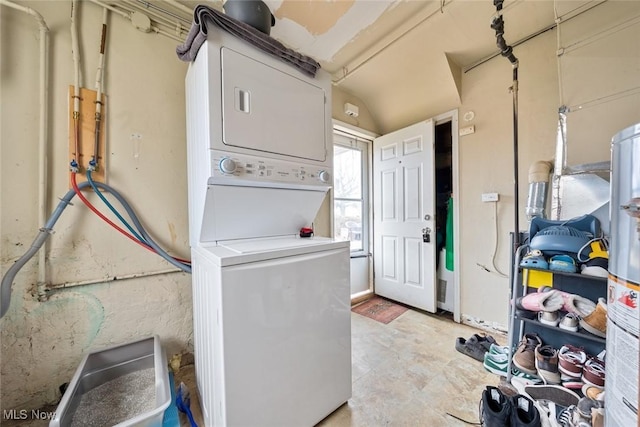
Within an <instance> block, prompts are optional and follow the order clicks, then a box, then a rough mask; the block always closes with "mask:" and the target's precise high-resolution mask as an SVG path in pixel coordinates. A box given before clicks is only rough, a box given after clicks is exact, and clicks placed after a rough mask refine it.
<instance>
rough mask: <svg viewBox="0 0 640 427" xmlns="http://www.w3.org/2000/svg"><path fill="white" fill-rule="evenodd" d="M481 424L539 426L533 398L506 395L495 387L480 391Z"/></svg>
mask: <svg viewBox="0 0 640 427" xmlns="http://www.w3.org/2000/svg"><path fill="white" fill-rule="evenodd" d="M481 411H482V412H481V416H480V419H481V420H482V422H481V424H482V425H483V426H484V427H540V426H541V422H540V414H539V413H538V409H537V408H536V407H535V406H534V404H533V400H531V399H529V398H528V397H526V396H523V395H521V394H518V395H515V396H512V397H507V396H505V395H504V394H503V393H502V391H500V390H499V389H498V388H496V387H491V386H487V388H486V389H485V390H484V391H483V392H482V406H481Z"/></svg>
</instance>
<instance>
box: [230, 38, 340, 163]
mask: <svg viewBox="0 0 640 427" xmlns="http://www.w3.org/2000/svg"><path fill="white" fill-rule="evenodd" d="M221 57H222V128H223V143H224V144H225V145H227V146H233V147H239V148H245V149H250V150H258V151H262V152H266V153H273V154H280V155H285V156H293V157H298V158H301V159H309V160H316V161H325V160H326V156H327V147H326V144H327V141H328V140H329V137H328V135H327V134H326V132H327V120H330V119H331V118H330V117H326V114H327V109H326V108H325V102H326V99H327V97H326V94H325V90H324V89H323V87H322V85H321V82H320V80H318V81H317V83H318V84H317V85H314V84H313V82H314V80H311V79H309V81H306V80H303V79H302V78H298V77H297V76H295V75H292V74H287V73H285V72H283V71H281V70H278V69H276V68H273V67H271V66H269V65H266V64H264V63H262V62H259V61H257V60H255V59H252V58H249V57H248V56H245V55H243V54H240V53H238V52H236V51H234V50H231V49H230V48H228V47H223V48H222V51H221Z"/></svg>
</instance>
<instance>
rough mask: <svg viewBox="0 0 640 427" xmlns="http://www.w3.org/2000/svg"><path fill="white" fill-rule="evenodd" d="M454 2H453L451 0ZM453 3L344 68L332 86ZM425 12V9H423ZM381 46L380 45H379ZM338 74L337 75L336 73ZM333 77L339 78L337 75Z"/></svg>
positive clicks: (431, 13) (445, 3) (442, 5)
mask: <svg viewBox="0 0 640 427" xmlns="http://www.w3.org/2000/svg"><path fill="white" fill-rule="evenodd" d="M451 1H453V0H451ZM451 1H448V2H446V1H445V2H443V3H442V4H441V7H439V8H438V9H436V10H433V11H431V12H429V13H428V14H427V16H425V17H424V18H422V19H420V20H419V21H418V22H416V23H415V24H414V25H412V26H411V27H409V28H407V29H406V30H404V31H402V32H401V33H400V34H399V35H397V36H395V37H393V39H391V40H390V41H388V42H386V43H385V44H384V45H383V46H381V47H377V46H376V47H375V48H374V49H375V50H374V51H373V52H372V53H371V54H368V56H367V57H365V58H363V59H362V60H360V59H356V60H354V61H352V63H356V62H357V63H356V64H355V65H353V66H352V65H351V64H352V63H350V64H347V65H346V66H344V67H342V70H346V71H344V72H343V73H342V76H340V77H339V78H337V79H336V80H332V82H331V83H332V84H333V85H334V86H337V85H339V84H340V83H342V82H343V81H344V80H346V79H347V78H348V77H350V76H351V75H352V74H353V73H355V72H356V71H358V70H359V69H360V68H361V67H363V66H364V65H366V64H367V63H368V62H369V61H371V60H372V59H374V58H376V57H377V56H378V55H380V54H381V53H382V52H384V51H385V50H387V49H388V48H390V47H391V46H393V45H394V44H395V43H396V42H398V41H400V40H401V39H402V38H404V37H405V36H406V35H407V34H409V33H411V32H412V31H414V30H415V29H416V28H418V27H419V26H420V25H422V24H423V23H425V22H427V21H428V20H429V19H431V17H433V16H435V15H439V14H441V13H442V10H443V7H444V6H446V5H447V4H451ZM423 10H424V9H423ZM377 44H379V43H377ZM368 50H371V49H368ZM360 56H362V55H360ZM336 74H337V73H336ZM333 77H337V76H336V75H335V74H334V76H333Z"/></svg>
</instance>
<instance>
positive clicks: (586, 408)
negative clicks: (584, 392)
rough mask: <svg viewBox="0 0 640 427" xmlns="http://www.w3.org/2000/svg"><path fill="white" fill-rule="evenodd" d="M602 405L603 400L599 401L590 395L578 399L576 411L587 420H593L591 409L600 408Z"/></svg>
mask: <svg viewBox="0 0 640 427" xmlns="http://www.w3.org/2000/svg"><path fill="white" fill-rule="evenodd" d="M601 407H602V402H599V401H597V400H595V399H591V398H589V397H583V398H582V399H580V400H579V401H578V404H577V405H576V411H577V412H578V414H579V415H580V418H582V419H583V420H585V421H591V410H592V409H598V408H601Z"/></svg>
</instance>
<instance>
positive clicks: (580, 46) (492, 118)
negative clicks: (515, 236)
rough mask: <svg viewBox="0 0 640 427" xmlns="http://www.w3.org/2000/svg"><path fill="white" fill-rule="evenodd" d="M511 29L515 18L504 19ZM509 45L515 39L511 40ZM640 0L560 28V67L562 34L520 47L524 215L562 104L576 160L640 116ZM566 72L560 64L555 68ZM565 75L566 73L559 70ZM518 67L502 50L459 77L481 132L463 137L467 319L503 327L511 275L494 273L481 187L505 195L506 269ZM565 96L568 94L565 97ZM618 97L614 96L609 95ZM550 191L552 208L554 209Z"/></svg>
mask: <svg viewBox="0 0 640 427" xmlns="http://www.w3.org/2000/svg"><path fill="white" fill-rule="evenodd" d="M505 25H506V26H507V27H508V22H507V23H505ZM505 37H507V42H512V40H508V35H505ZM638 40H640V3H637V2H607V3H605V4H602V5H600V6H598V7H596V8H595V9H593V10H591V11H589V12H586V13H584V14H583V15H580V16H578V17H576V18H574V19H572V20H570V21H567V22H566V23H563V24H562V25H561V28H560V47H564V48H567V49H565V51H564V54H563V56H561V57H560V60H559V63H560V67H558V58H557V56H556V51H557V50H558V33H557V31H556V30H553V31H549V32H547V33H544V34H542V35H540V36H538V37H536V38H534V39H532V40H530V41H528V42H526V43H524V44H522V45H520V46H518V47H516V48H515V49H514V53H515V55H516V56H517V57H518V59H519V64H520V65H519V78H518V80H519V92H518V94H519V103H518V104H519V114H518V123H519V163H520V165H519V181H520V182H519V199H520V200H519V206H520V209H519V213H520V216H519V220H520V229H521V230H526V229H527V228H528V223H527V220H526V217H525V215H524V207H525V206H526V201H527V191H528V182H527V173H528V169H529V166H530V165H531V164H532V163H533V162H535V161H537V160H551V159H553V157H554V153H555V143H556V134H557V121H558V108H559V107H560V106H561V105H566V106H569V107H571V112H570V113H568V117H567V139H568V146H569V148H568V159H569V162H568V163H569V165H576V164H582V163H591V162H599V161H607V160H609V156H610V151H609V149H610V142H611V137H612V136H613V135H614V134H615V133H617V132H618V131H619V130H621V129H623V128H625V127H627V126H630V125H632V124H634V123H638V122H640V92H639V91H638V88H640V49H638V46H639V45H638ZM558 70H560V71H558ZM558 76H560V78H559V77H558ZM511 85H512V68H511V65H510V63H509V62H508V61H507V60H506V59H505V58H502V57H497V58H494V59H492V60H490V61H489V62H486V63H484V64H482V65H480V66H478V67H477V68H474V69H472V70H471V71H469V72H467V73H464V74H463V77H462V103H461V105H460V107H459V108H460V117H463V116H464V114H465V113H466V112H468V111H474V112H475V118H474V120H473V121H470V122H464V121H462V120H461V121H460V127H465V126H468V125H471V124H473V125H475V129H476V132H475V133H474V134H472V135H467V136H462V137H460V146H459V147H460V194H459V195H458V197H457V199H458V200H459V203H460V205H459V206H460V248H459V250H460V263H461V269H460V288H461V312H462V317H463V320H465V319H466V320H471V321H473V322H475V321H482V322H484V323H485V324H487V325H488V326H499V327H506V325H507V316H508V295H509V287H510V284H509V283H508V279H506V278H502V277H500V276H498V275H496V274H495V273H489V272H486V271H485V270H483V269H482V268H480V267H478V265H477V264H478V263H479V264H482V265H485V266H487V267H488V268H489V269H491V270H493V268H492V266H491V264H492V262H491V258H492V254H493V250H494V245H495V244H496V228H495V227H496V226H495V225H494V223H495V212H494V207H493V205H492V204H491V203H482V202H481V194H482V193H484V192H497V193H500V202H499V203H498V206H497V208H498V210H497V215H498V221H497V227H498V230H497V231H498V241H497V244H498V248H497V251H498V252H497V260H496V264H497V266H498V267H499V269H500V270H502V271H503V272H504V273H508V270H509V259H510V253H511V248H510V240H509V233H510V232H512V231H513V230H514V228H513V227H514V211H513V209H514V197H513V195H514V189H513V186H514V184H513V183H514V179H513V151H512V140H513V130H512V129H513V127H512V111H513V108H512V99H513V98H512V95H511V93H510V92H509V87H510V86H511ZM561 93H562V95H561ZM613 94H617V95H616V96H610V95H613ZM550 200H551V199H550V195H549V202H548V205H549V206H550V203H551V202H550Z"/></svg>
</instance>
